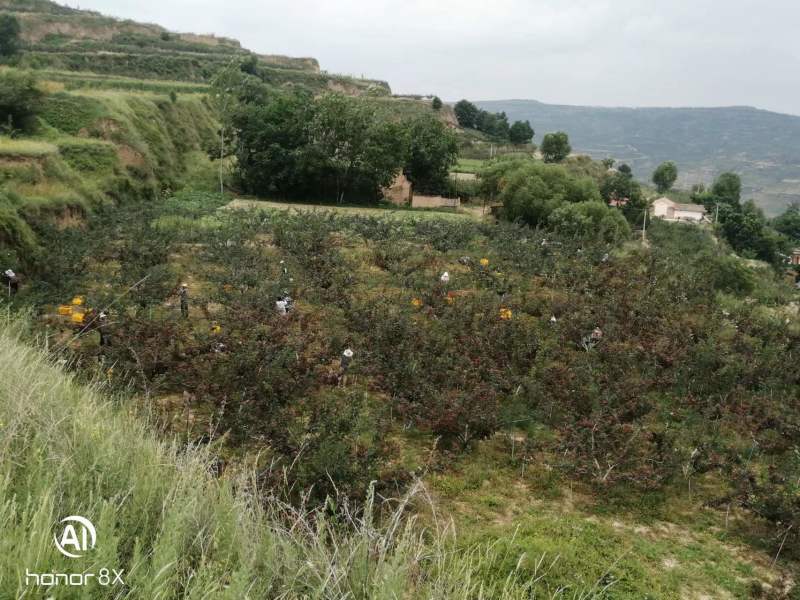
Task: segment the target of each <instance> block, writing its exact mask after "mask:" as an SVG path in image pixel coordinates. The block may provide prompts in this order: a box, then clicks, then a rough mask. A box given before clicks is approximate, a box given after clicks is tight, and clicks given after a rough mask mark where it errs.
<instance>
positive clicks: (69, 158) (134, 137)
mask: <svg viewBox="0 0 800 600" xmlns="http://www.w3.org/2000/svg"><path fill="white" fill-rule="evenodd" d="M44 85H45V86H46V85H47V80H44ZM39 117H40V124H39V127H38V131H37V133H36V134H35V135H34V136H31V137H27V138H21V139H16V140H8V139H5V140H2V141H0V182H2V183H3V186H2V190H1V191H2V193H0V241H2V242H3V246H4V248H3V249H2V250H0V256H5V258H6V260H10V261H12V262H17V261H20V262H22V263H27V264H30V263H31V261H33V260H35V257H36V255H37V248H36V241H35V239H34V237H33V234H32V232H31V231H30V227H29V225H31V224H34V223H36V222H41V221H42V220H55V221H58V220H59V219H63V218H64V217H69V218H73V217H76V216H77V217H80V216H81V215H85V214H86V213H87V212H88V211H91V210H92V209H93V208H96V207H98V206H100V205H103V204H105V203H108V202H119V201H131V200H141V199H152V198H154V197H158V196H159V195H160V194H161V193H162V190H164V189H175V188H178V187H180V186H181V185H182V184H183V182H185V181H186V180H187V178H189V179H191V180H193V181H197V179H198V177H199V178H200V179H201V180H202V179H203V178H205V179H209V178H211V179H213V168H212V167H211V161H210V160H209V158H208V154H207V152H208V149H210V148H213V145H214V144H215V142H216V139H215V138H216V129H217V124H216V121H215V117H214V114H213V110H212V109H211V107H210V106H209V104H208V102H207V100H206V99H205V97H204V96H202V95H199V94H180V95H179V96H178V97H177V99H176V101H175V102H173V101H171V100H170V98H169V96H167V95H164V94H157V93H153V92H134V91H112V90H97V89H85V90H78V91H74V92H66V91H62V92H56V93H53V94H50V95H48V96H47V97H46V99H45V101H44V105H43V108H42V110H41V112H40V115H39ZM189 173H191V175H188V174H189ZM21 240H25V243H22V241H21Z"/></svg>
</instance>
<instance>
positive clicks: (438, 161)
mask: <svg viewBox="0 0 800 600" xmlns="http://www.w3.org/2000/svg"><path fill="white" fill-rule="evenodd" d="M405 133H406V136H407V142H406V143H407V147H408V150H407V152H406V159H405V162H404V165H403V171H404V172H405V174H406V176H407V177H408V179H409V180H410V181H411V183H413V184H414V189H415V190H418V191H422V192H428V193H437V194H438V193H442V192H443V191H444V190H445V189H446V186H447V180H448V177H449V173H450V167H452V166H453V165H454V164H455V163H456V160H457V159H458V140H457V139H456V136H455V134H453V133H452V132H451V131H450V130H449V129H448V128H447V126H446V125H445V124H444V123H442V121H440V120H439V119H437V118H435V117H433V116H432V115H423V116H420V117H418V118H416V119H414V120H413V121H411V122H410V123H408V124H407V125H406V131H405Z"/></svg>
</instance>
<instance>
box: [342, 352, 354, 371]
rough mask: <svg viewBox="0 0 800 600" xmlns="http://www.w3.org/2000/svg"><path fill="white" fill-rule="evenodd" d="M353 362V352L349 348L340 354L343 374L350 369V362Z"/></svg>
mask: <svg viewBox="0 0 800 600" xmlns="http://www.w3.org/2000/svg"><path fill="white" fill-rule="evenodd" d="M351 360H353V351H352V350H351V349H350V348H346V349H345V351H344V352H342V372H343V373H344V372H345V371H347V369H348V368H349V367H350V361H351Z"/></svg>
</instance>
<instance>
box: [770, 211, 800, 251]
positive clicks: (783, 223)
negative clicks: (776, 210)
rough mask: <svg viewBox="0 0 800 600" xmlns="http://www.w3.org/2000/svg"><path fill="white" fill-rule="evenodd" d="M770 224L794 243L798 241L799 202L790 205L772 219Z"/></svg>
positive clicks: (799, 234) (799, 224) (799, 241)
mask: <svg viewBox="0 0 800 600" xmlns="http://www.w3.org/2000/svg"><path fill="white" fill-rule="evenodd" d="M772 226H773V227H774V228H775V229H776V230H777V231H779V232H780V233H782V234H784V235H786V236H788V237H790V238H792V240H794V242H795V243H800V204H798V203H794V204H792V205H790V206H789V208H787V209H786V212H784V213H783V214H782V215H780V216H778V217H776V218H775V219H774V220H773V221H772Z"/></svg>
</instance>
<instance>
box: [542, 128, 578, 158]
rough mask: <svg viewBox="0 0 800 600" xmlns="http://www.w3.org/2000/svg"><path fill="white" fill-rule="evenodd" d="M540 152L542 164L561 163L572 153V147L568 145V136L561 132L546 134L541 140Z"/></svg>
mask: <svg viewBox="0 0 800 600" xmlns="http://www.w3.org/2000/svg"><path fill="white" fill-rule="evenodd" d="M541 151H542V156H543V157H544V162H547V163H557V162H561V161H562V160H564V159H565V158H567V157H568V156H569V153H570V152H572V146H570V145H569V136H568V135H567V134H566V133H564V132H563V131H557V132H555V133H548V134H547V135H545V136H544V139H543V140H542V147H541Z"/></svg>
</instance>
